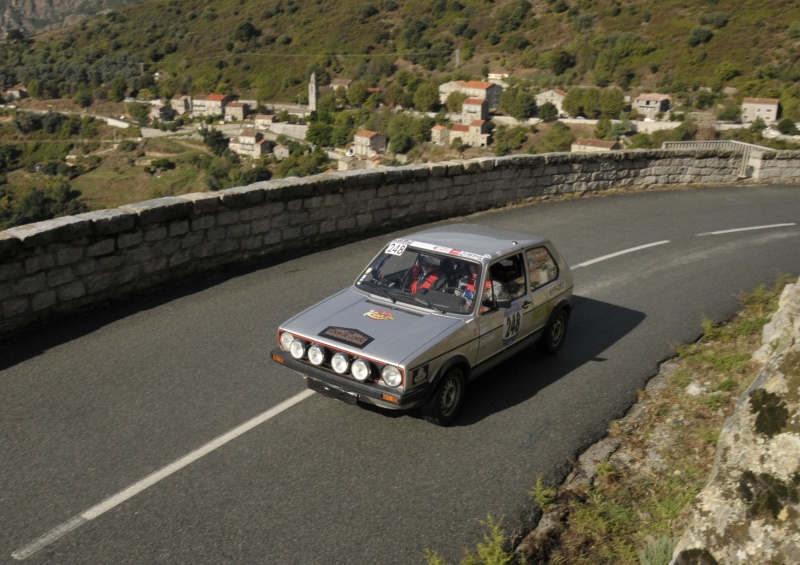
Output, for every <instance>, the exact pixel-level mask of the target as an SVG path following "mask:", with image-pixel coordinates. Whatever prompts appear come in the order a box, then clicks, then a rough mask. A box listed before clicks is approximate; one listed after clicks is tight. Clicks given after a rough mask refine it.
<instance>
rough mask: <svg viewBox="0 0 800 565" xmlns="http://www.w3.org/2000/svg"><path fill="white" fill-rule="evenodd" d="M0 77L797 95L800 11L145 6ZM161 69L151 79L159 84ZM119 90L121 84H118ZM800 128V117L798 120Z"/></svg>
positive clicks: (631, 5) (8, 80) (718, 6)
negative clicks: (471, 81) (451, 82)
mask: <svg viewBox="0 0 800 565" xmlns="http://www.w3.org/2000/svg"><path fill="white" fill-rule="evenodd" d="M0 53H2V57H0V60H2V61H4V63H3V64H2V66H0V80H2V82H3V85H4V86H5V87H8V86H10V85H12V84H15V83H24V84H27V85H28V86H29V89H30V87H31V85H33V89H32V90H33V91H34V93H33V94H34V96H36V95H37V94H38V95H39V96H40V97H45V98H57V97H69V96H73V95H75V93H76V92H77V91H79V90H82V89H83V90H87V89H91V90H93V91H96V92H97V93H98V94H100V95H102V92H100V91H102V89H103V85H105V87H106V88H108V87H109V85H110V84H111V82H112V81H113V80H114V79H117V81H118V83H117V87H116V88H117V90H116V92H119V90H120V89H121V88H122V87H123V86H124V89H125V90H127V91H128V92H130V91H133V92H136V91H139V90H142V89H147V91H149V93H151V94H154V95H156V96H161V97H169V96H172V95H173V94H175V93H204V92H230V93H234V94H241V95H244V96H247V97H249V98H257V99H259V100H270V101H277V100H285V101H297V100H298V98H299V99H300V100H301V101H302V100H303V99H304V97H305V92H306V82H307V79H308V76H309V75H310V74H311V72H312V71H313V70H316V71H317V74H318V76H319V77H320V83H321V84H326V80H328V79H330V78H331V77H333V76H343V77H348V78H352V79H361V80H363V81H364V82H366V83H367V84H368V85H370V86H381V87H383V88H388V93H387V94H388V96H389V97H390V98H391V100H389V102H392V101H394V102H401V101H402V100H403V97H404V95H405V96H406V97H407V96H408V94H409V91H413V89H414V88H415V86H416V83H417V82H418V78H422V79H431V80H436V81H442V80H445V79H446V78H453V77H464V78H479V77H481V76H485V73H486V72H487V71H488V70H489V69H492V70H494V69H497V68H503V69H505V70H507V71H510V72H511V73H512V76H513V77H517V78H522V79H528V80H529V84H530V85H532V86H535V87H542V88H545V87H551V86H562V87H569V86H571V85H585V86H589V85H597V86H608V85H617V86H620V87H621V88H623V90H637V91H638V90H643V89H645V90H652V89H658V90H660V91H662V92H672V93H680V92H693V91H696V90H697V89H698V88H700V87H709V88H713V89H719V88H721V87H722V86H734V87H737V88H738V89H739V93H740V95H746V96H769V97H782V98H786V99H787V101H788V106H789V107H788V108H786V106H787V103H784V107H785V110H788V111H789V112H790V113H793V112H795V110H796V106H797V103H796V102H793V101H792V100H795V99H797V98H800V87H798V86H797V84H796V83H797V81H798V79H800V66H799V65H798V64H797V62H798V58H800V4H798V3H797V2H796V1H794V0H775V1H773V2H769V3H764V2H758V1H756V0H745V1H743V2H738V3H732V2H725V3H722V2H719V0H702V1H697V0H695V1H693V2H689V3H687V2H679V1H677V0H665V2H662V3H660V4H658V5H653V4H652V3H650V2H645V1H644V0H598V1H588V0H533V1H528V0H495V1H494V2H489V1H486V0H434V1H432V2H431V1H427V0H426V1H422V0H405V1H400V0H373V1H371V2H364V1H358V2H355V1H352V0H349V1H332V0H277V1H274V0H273V1H270V2H261V1H256V0H218V1H215V2H209V1H208V0H181V1H180V2H179V1H177V0H147V1H145V2H142V3H140V4H135V5H131V6H128V7H123V8H119V9H117V10H116V11H114V12H111V13H107V14H104V15H99V16H97V17H95V18H93V19H91V20H87V21H83V22H81V23H80V24H79V25H78V26H76V27H74V28H72V29H70V30H61V31H57V32H52V33H50V34H46V35H43V36H39V37H36V38H35V42H34V43H32V44H29V43H28V42H26V41H16V42H7V43H6V44H4V45H2V46H0ZM156 73H158V75H157V76H156ZM119 81H123V84H122V85H120V84H119ZM795 119H800V118H795Z"/></svg>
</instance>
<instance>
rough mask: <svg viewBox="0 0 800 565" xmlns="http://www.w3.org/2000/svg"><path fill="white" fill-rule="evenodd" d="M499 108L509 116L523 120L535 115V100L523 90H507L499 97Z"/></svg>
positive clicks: (517, 88)
mask: <svg viewBox="0 0 800 565" xmlns="http://www.w3.org/2000/svg"><path fill="white" fill-rule="evenodd" d="M500 108H501V109H502V110H503V111H504V112H506V113H507V114H508V115H509V116H512V117H514V118H516V119H518V120H524V119H527V118H530V117H531V116H533V115H534V114H535V113H536V98H535V97H534V96H533V94H531V93H530V92H528V91H527V90H525V89H524V88H520V87H512V88H507V89H505V90H504V91H503V94H502V95H501V96H500Z"/></svg>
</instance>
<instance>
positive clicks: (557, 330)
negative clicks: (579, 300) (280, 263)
mask: <svg viewBox="0 0 800 565" xmlns="http://www.w3.org/2000/svg"><path fill="white" fill-rule="evenodd" d="M572 288H573V282H572V273H571V272H570V269H569V267H568V266H567V264H566V262H565V261H564V259H563V258H562V257H561V255H559V253H558V251H556V248H555V247H554V246H553V244H552V243H551V242H550V241H549V240H547V239H543V238H540V237H535V236H532V235H528V234H524V233H519V232H514V231H508V230H502V229H495V228H490V227H486V226H480V225H470V224H455V225H449V226H444V227H437V228H433V229H428V230H425V231H421V232H417V233H413V234H410V235H407V236H405V237H402V238H398V239H395V240H393V241H391V242H390V243H389V244H388V245H387V246H386V247H385V248H384V249H383V250H381V252H380V253H378V255H377V256H376V257H375V258H374V259H373V260H372V261H371V262H370V264H369V265H368V266H367V268H366V269H364V271H363V272H362V273H361V275H360V276H359V277H358V279H357V280H356V281H355V283H354V284H353V285H352V286H349V287H347V288H345V289H344V290H342V291H340V292H338V293H336V294H334V295H332V296H330V297H328V298H326V299H325V300H323V301H321V302H319V303H317V304H315V305H313V306H311V307H310V308H308V309H306V310H304V311H303V312H300V313H299V314H297V315H296V316H294V317H292V318H290V319H289V320H287V321H286V322H285V323H283V324H282V325H281V326H280V328H279V329H278V341H279V343H280V347H279V348H277V349H274V350H273V351H272V359H273V360H275V361H277V362H278V363H281V364H283V365H285V366H287V367H289V368H291V369H294V370H295V371H297V372H299V373H301V374H302V375H304V376H305V377H306V380H307V382H308V386H309V388H311V389H313V390H315V391H317V392H320V393H322V394H324V395H327V396H331V397H334V398H338V399H339V400H344V401H346V402H349V403H352V404H355V403H357V402H364V403H369V404H374V405H377V406H381V407H384V408H393V409H410V408H420V411H421V413H422V416H423V417H424V418H425V419H426V420H427V421H429V422H432V423H434V424H438V425H442V426H444V425H447V424H449V423H450V422H452V421H453V419H454V418H455V417H456V415H457V414H458V412H459V410H460V408H461V405H462V404H463V402H464V395H465V392H466V385H467V383H468V382H469V381H470V380H472V379H474V378H475V377H477V376H479V375H481V374H483V373H485V372H486V371H488V370H489V369H491V368H492V367H494V366H495V365H497V364H498V363H500V362H502V361H504V360H505V359H507V358H509V357H510V356H512V355H514V354H515V353H517V352H519V351H521V350H522V349H524V348H526V347H529V346H531V345H534V344H535V345H536V346H537V347H538V348H539V349H540V350H541V351H542V352H544V353H547V354H553V353H555V352H556V351H558V349H559V348H560V347H561V345H562V343H563V342H564V337H565V335H566V331H567V323H568V321H569V316H570V313H571V311H572V308H573V297H572Z"/></svg>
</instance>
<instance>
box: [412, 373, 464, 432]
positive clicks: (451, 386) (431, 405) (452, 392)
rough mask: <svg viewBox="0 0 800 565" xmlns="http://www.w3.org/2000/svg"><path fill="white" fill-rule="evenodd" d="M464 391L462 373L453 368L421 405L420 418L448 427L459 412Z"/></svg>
mask: <svg viewBox="0 0 800 565" xmlns="http://www.w3.org/2000/svg"><path fill="white" fill-rule="evenodd" d="M465 389H466V381H465V379H464V372H463V371H462V370H461V369H460V368H459V367H453V368H452V369H450V370H449V371H447V373H446V374H445V376H444V377H443V378H442V380H441V381H439V385H438V386H437V387H436V391H435V392H434V393H433V396H431V397H430V398H429V399H428V401H427V402H426V403H425V404H423V405H422V408H421V409H420V410H421V412H422V417H423V418H424V419H425V420H426V421H428V422H430V423H432V424H436V425H437V426H446V425H448V424H449V423H450V422H452V421H453V420H454V419H455V417H456V416H457V415H458V412H459V411H460V410H461V405H462V404H463V403H464V393H465Z"/></svg>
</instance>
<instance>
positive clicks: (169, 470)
mask: <svg viewBox="0 0 800 565" xmlns="http://www.w3.org/2000/svg"><path fill="white" fill-rule="evenodd" d="M312 394H314V391H313V390H310V389H307V390H304V391H303V392H301V393H300V394H296V395H294V396H293V397H291V398H290V399H288V400H284V401H283V402H281V403H280V404H278V405H277V406H275V407H273V408H270V409H269V410H267V411H266V412H263V413H261V414H259V415H258V416H256V417H255V418H252V419H250V420H248V421H247V422H245V423H244V424H241V425H240V426H237V427H235V428H234V429H232V430H230V431H229V432H227V433H224V434H222V435H221V436H219V437H217V438H216V439H213V440H211V441H210V442H208V443H207V444H205V445H203V446H202V447H199V448H198V449H195V450H194V451H192V452H191V453H188V454H186V455H184V456H183V457H181V458H180V459H178V460H176V461H174V462H173V463H170V464H169V465H167V466H166V467H162V468H161V469H159V470H158V471H156V472H154V473H151V474H150V475H148V476H147V477H145V478H144V479H142V480H141V481H138V482H136V483H133V484H132V485H130V486H129V487H127V488H125V489H123V490H121V491H119V492H118V493H117V494H115V495H112V496H110V497H109V498H107V499H105V500H104V501H103V502H101V503H100V504H97V505H95V506H92V507H91V508H89V509H88V510H86V511H85V512H82V513H80V514H78V515H77V516H74V517H72V518H70V519H69V520H67V521H66V522H64V523H63V524H61V525H59V526H57V527H55V528H53V529H52V530H50V531H49V532H47V533H46V534H44V535H43V536H42V537H40V538H39V539H37V540H35V541H33V542H31V543H29V544H28V545H26V546H25V547H23V548H21V549H18V550H17V551H15V552H14V553H12V554H11V557H13V558H14V559H16V560H18V561H21V560H23V559H27V558H28V557H30V556H31V555H33V554H34V553H36V552H37V551H39V550H40V549H42V548H43V547H46V546H48V545H50V544H51V543H53V542H54V541H56V540H58V539H59V538H61V537H63V536H64V535H66V534H68V533H69V532H71V531H72V530H75V529H77V528H79V527H80V526H82V525H83V524H85V523H86V522H88V521H89V520H94V519H95V518H97V517H98V516H100V515H101V514H103V513H105V512H108V511H109V510H111V509H112V508H114V507H115V506H118V505H120V504H122V503H123V502H125V501H126V500H128V499H129V498H132V497H134V496H136V495H137V494H139V493H140V492H142V491H143V490H145V489H146V488H148V487H151V486H153V485H154V484H156V483H157V482H159V481H160V480H162V479H165V478H167V477H168V476H170V475H171V474H173V473H175V472H176V471H179V470H180V469H183V468H184V467H186V466H187V465H189V464H190V463H194V462H195V461H197V460H198V459H200V458H201V457H203V456H204V455H208V454H209V453H211V452H212V451H214V450H215V449H217V448H218V447H221V446H223V445H225V444H226V443H228V442H229V441H232V440H234V439H236V438H237V437H239V436H240V435H242V434H243V433H245V432H248V431H250V430H252V429H253V428H255V427H256V426H258V425H260V424H263V423H264V422H266V421H267V420H269V419H270V418H274V417H275V416H277V415H278V414H280V413H281V412H283V411H284V410H287V409H289V408H291V407H292V406H294V405H295V404H297V403H299V402H301V401H303V400H305V399H306V398H308V397H309V396H311V395H312Z"/></svg>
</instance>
